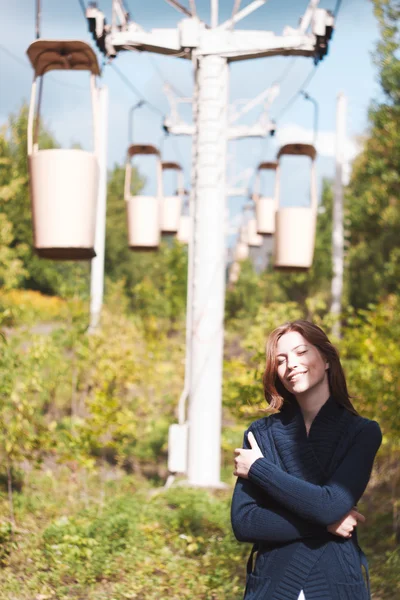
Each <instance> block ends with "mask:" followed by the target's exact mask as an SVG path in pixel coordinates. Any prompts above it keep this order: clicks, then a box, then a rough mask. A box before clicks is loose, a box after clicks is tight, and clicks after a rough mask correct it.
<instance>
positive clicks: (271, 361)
mask: <svg viewBox="0 0 400 600" xmlns="http://www.w3.org/2000/svg"><path fill="white" fill-rule="evenodd" d="M290 331H297V332H298V333H300V334H301V335H302V336H303V337H304V338H305V339H306V340H307V341H308V342H309V343H310V344H312V345H313V346H315V347H316V348H317V349H318V350H319V352H320V353H321V355H322V356H323V357H324V359H325V360H327V361H328V362H329V369H328V382H329V390H330V393H331V395H332V396H333V397H334V398H335V400H336V402H337V403H338V404H341V405H342V406H344V407H345V408H347V409H348V410H349V411H350V412H352V413H353V414H358V413H357V411H356V409H355V408H354V406H353V405H352V403H351V400H350V395H349V392H348V390H347V384H346V377H345V375H344V371H343V367H342V365H341V364H340V358H339V353H338V351H337V350H336V348H335V347H334V346H333V344H332V343H331V342H330V341H329V339H328V336H327V335H326V333H325V332H324V331H323V330H322V329H321V328H320V327H318V326H317V325H314V323H309V322H308V321H304V320H302V319H298V320H297V321H291V322H288V323H284V324H283V325H281V326H280V327H277V328H276V329H274V331H273V332H272V333H271V334H270V336H269V337H268V340H267V346H266V365H265V371H264V374H263V386H264V396H265V399H266V401H267V402H268V404H269V408H268V410H280V409H281V408H282V405H283V404H284V403H286V402H293V401H294V396H293V394H291V393H290V392H288V390H287V389H286V388H285V387H284V386H283V384H282V382H281V381H280V379H279V377H278V369H277V367H278V363H277V356H276V350H277V345H278V341H279V339H280V338H281V337H282V336H283V335H285V333H289V332H290Z"/></svg>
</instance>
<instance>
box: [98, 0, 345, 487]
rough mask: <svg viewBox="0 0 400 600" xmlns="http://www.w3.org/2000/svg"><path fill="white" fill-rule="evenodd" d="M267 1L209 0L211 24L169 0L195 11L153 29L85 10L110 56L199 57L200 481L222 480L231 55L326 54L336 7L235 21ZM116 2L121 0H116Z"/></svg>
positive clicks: (192, 423)
mask: <svg viewBox="0 0 400 600" xmlns="http://www.w3.org/2000/svg"><path fill="white" fill-rule="evenodd" d="M265 2H266V0H253V2H251V3H250V4H248V5H247V6H246V7H245V8H243V10H241V11H239V12H236V13H235V14H234V17H233V18H231V19H229V20H228V21H226V22H224V23H221V24H218V0H211V3H210V7H211V27H209V26H208V25H206V24H205V23H204V22H202V21H200V20H199V18H198V17H197V16H196V15H194V13H193V12H190V11H188V10H187V9H185V10H184V11H182V8H183V7H182V5H180V3H178V2H175V1H172V0H168V3H169V4H171V5H172V6H174V7H175V8H176V9H177V10H179V11H180V12H183V13H184V14H185V15H188V13H189V15H190V16H187V17H186V18H183V19H182V20H181V21H180V22H179V23H178V26H177V28H176V29H154V30H150V31H145V30H144V29H143V28H142V27H141V26H140V25H139V24H138V23H134V22H129V21H128V19H127V17H126V15H124V14H120V13H119V14H118V15H117V14H116V13H117V11H115V14H116V16H117V23H113V24H112V26H111V27H110V26H109V25H106V24H105V20H104V15H103V14H102V13H101V11H100V10H99V9H97V8H96V7H95V6H93V3H92V4H91V7H90V8H88V10H87V17H88V21H89V30H90V31H91V32H92V34H93V37H94V39H95V41H96V43H97V45H98V47H99V48H100V50H101V51H102V52H104V53H105V54H106V55H107V56H108V57H113V56H116V54H117V53H118V52H120V51H126V50H133V51H138V50H139V51H147V52H153V53H156V54H164V55H170V56H179V57H180V58H187V59H190V60H192V61H193V64H194V70H195V83H196V86H197V88H198V92H197V93H198V103H197V108H196V111H195V114H194V131H195V137H196V141H195V143H194V144H193V153H194V157H193V160H194V163H195V168H194V169H193V181H192V190H193V198H194V210H195V220H194V225H195V227H194V229H195V231H194V248H193V253H194V260H193V294H192V311H193V312H192V331H191V336H190V337H191V360H190V363H191V377H190V406H189V439H190V442H189V457H188V465H189V467H188V477H189V483H191V484H193V485H199V486H211V487H218V486H219V485H220V430H221V395H222V394H221V383H222V353H223V337H224V331H223V316H224V296H225V283H224V278H225V243H224V240H225V201H226V198H225V195H226V186H225V177H226V173H225V170H226V155H227V142H228V136H229V132H228V63H229V62H232V61H237V60H247V59H251V58H261V57H266V56H305V57H311V58H313V59H314V61H315V62H318V60H320V59H321V58H322V57H323V56H324V55H325V54H326V51H327V44H328V40H329V38H330V36H331V33H332V28H333V17H332V15H331V13H329V12H328V11H325V10H323V9H319V8H317V7H318V2H319V0H310V2H309V6H308V8H307V10H306V13H305V15H304V16H303V18H302V19H301V21H300V25H299V27H298V28H292V27H286V28H285V29H284V31H283V33H282V34H281V35H275V34H274V33H273V32H267V31H251V30H242V31H240V30H235V29H234V26H235V25H236V24H237V23H238V22H239V21H241V20H242V19H243V18H244V17H246V16H247V15H248V14H250V13H251V12H253V11H254V10H256V9H257V8H259V7H260V6H262V5H263V4H265ZM113 4H118V5H119V4H120V1H119V0H113ZM191 5H193V3H191ZM188 308H189V309H190V307H188Z"/></svg>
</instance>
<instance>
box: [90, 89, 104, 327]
mask: <svg viewBox="0 0 400 600" xmlns="http://www.w3.org/2000/svg"><path fill="white" fill-rule="evenodd" d="M97 110H98V112H99V124H100V126H99V131H98V132H97V135H98V136H99V156H98V161H99V173H100V176H99V190H98V195H97V214H96V234H95V242H94V247H95V251H96V256H95V257H94V258H93V259H92V262H91V272H90V324H89V330H88V331H89V333H93V332H94V331H95V330H96V329H97V327H98V325H99V322H100V316H101V309H102V306H103V296H104V258H105V246H106V211H107V131H108V88H107V87H106V86H103V87H101V88H99V90H98V92H97Z"/></svg>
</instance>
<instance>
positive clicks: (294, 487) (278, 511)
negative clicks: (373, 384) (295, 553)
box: [231, 421, 382, 543]
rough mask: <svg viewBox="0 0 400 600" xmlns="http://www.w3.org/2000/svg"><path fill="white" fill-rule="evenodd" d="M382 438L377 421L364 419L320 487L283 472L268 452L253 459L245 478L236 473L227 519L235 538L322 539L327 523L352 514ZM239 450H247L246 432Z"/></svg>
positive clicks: (248, 448)
mask: <svg viewBox="0 0 400 600" xmlns="http://www.w3.org/2000/svg"><path fill="white" fill-rule="evenodd" d="M381 441H382V434H381V431H380V428H379V425H378V423H376V422H374V421H372V422H370V423H368V424H367V425H366V426H365V427H364V429H362V430H361V431H360V432H359V433H358V435H357V436H356V438H355V440H354V442H353V445H352V447H351V448H350V450H349V452H348V454H347V456H346V457H345V459H344V460H343V461H342V463H341V465H340V466H339V468H338V469H337V471H336V472H335V473H334V475H333V476H332V478H331V479H330V480H329V481H328V482H327V483H326V485H324V486H318V485H314V484H311V483H308V482H306V481H303V480H301V479H298V478H297V477H293V476H292V475H289V474H288V473H285V472H284V471H282V470H281V469H279V468H278V467H276V466H275V465H274V464H272V463H271V462H270V461H269V460H268V457H260V458H258V459H257V460H255V462H254V463H253V464H252V465H251V467H250V470H249V472H248V480H247V479H244V478H242V477H239V478H238V480H237V483H236V487H235V491H234V494H233V499H232V509H231V520H232V528H233V531H234V533H235V536H236V538H237V539H238V540H239V541H251V542H254V541H260V540H263V541H266V542H269V541H270V542H280V543H285V542H286V543H287V542H291V541H295V540H299V539H303V538H307V537H314V538H315V537H318V538H319V537H321V538H325V539H326V538H327V536H329V534H328V532H327V527H328V526H332V524H335V523H336V522H337V521H339V520H341V519H343V518H345V517H346V516H348V515H349V514H350V513H352V515H353V514H354V513H353V511H352V509H353V507H354V506H355V505H356V504H357V502H358V500H359V499H360V497H361V496H362V494H363V492H364V490H365V488H366V486H367V484H368V481H369V477H370V474H371V470H372V465H373V461H374V458H375V455H376V452H377V451H378V448H379V446H380V444H381ZM244 449H245V450H250V445H249V442H248V440H247V436H246V435H245V441H244ZM355 514H356V515H358V513H355ZM352 519H353V521H354V518H353V517H352ZM353 524H356V522H355V523H353ZM330 529H331V528H330ZM352 529H353V527H351V528H350V530H349V531H350V534H351V530H352ZM332 532H333V531H332ZM341 535H343V534H341ZM346 537H350V536H346Z"/></svg>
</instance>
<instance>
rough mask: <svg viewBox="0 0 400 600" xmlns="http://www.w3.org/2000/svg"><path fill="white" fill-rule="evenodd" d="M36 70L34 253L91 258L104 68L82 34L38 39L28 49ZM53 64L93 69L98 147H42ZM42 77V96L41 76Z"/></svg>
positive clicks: (32, 111)
mask: <svg viewBox="0 0 400 600" xmlns="http://www.w3.org/2000/svg"><path fill="white" fill-rule="evenodd" d="M27 54H28V58H29V60H30V62H31V65H32V67H33V70H34V77H33V83H32V91H31V99H30V105H29V116H28V132H27V133H28V164H29V175H30V176H29V185H30V196H31V205H32V222H33V238H34V247H35V251H36V253H37V254H38V255H39V256H41V257H43V258H51V259H55V260H57V259H58V260H84V259H86V260H88V259H91V258H93V257H94V256H96V253H95V250H94V243H95V229H96V208H97V189H98V179H99V166H98V158H97V153H98V150H99V148H98V126H99V123H98V102H97V87H96V76H99V75H100V69H99V65H98V62H97V58H96V55H95V53H94V51H93V49H92V48H91V47H90V46H89V44H87V43H86V42H82V41H79V40H68V41H62V40H42V39H39V40H36V41H35V42H33V43H32V44H31V45H30V46H29V48H28V50H27ZM53 70H63V71H89V72H90V90H91V97H92V110H93V127H94V152H87V151H85V150H81V149H76V148H74V149H64V148H52V149H49V150H41V149H39V129H40V107H41V100H42V92H43V77H44V75H45V74H46V73H48V72H49V71H53ZM38 79H39V97H38V101H36V96H37V80H38Z"/></svg>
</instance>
